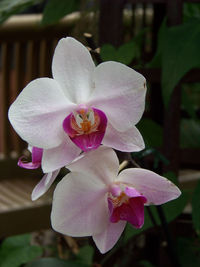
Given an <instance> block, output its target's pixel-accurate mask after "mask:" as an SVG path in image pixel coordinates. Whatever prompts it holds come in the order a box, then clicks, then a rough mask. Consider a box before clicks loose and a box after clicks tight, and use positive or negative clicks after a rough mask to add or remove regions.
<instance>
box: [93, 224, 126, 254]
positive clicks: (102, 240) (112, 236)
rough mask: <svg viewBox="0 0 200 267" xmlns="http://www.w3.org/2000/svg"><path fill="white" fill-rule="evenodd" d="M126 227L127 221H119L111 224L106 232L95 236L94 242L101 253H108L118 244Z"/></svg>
mask: <svg viewBox="0 0 200 267" xmlns="http://www.w3.org/2000/svg"><path fill="white" fill-rule="evenodd" d="M125 226H126V222H125V221H119V222H118V223H109V224H108V225H107V227H106V228H105V230H104V231H102V232H101V233H99V234H95V235H93V236H92V237H93V240H94V242H95V244H96V246H97V247H98V249H99V250H100V252H101V253H106V252H107V251H109V250H110V249H111V248H113V246H114V245H115V244H116V243H117V241H118V239H119V238H120V236H121V234H122V232H123V231H124V228H125Z"/></svg>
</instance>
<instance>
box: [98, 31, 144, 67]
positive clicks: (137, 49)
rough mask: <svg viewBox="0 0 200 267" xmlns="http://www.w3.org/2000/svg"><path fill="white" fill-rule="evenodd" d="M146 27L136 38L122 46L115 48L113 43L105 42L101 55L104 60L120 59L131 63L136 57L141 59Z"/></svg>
mask: <svg viewBox="0 0 200 267" xmlns="http://www.w3.org/2000/svg"><path fill="white" fill-rule="evenodd" d="M145 32H146V29H143V30H142V31H140V33H138V34H137V36H135V38H134V39H133V40H131V41H129V42H127V43H125V44H122V45H121V46H120V47H118V48H115V47H114V46H112V45H111V44H104V45H102V47H101V51H100V56H101V58H102V60H103V61H118V62H121V63H123V64H126V65H130V64H131V62H132V61H133V60H134V59H137V60H140V58H141V47H142V42H143V37H144V34H145Z"/></svg>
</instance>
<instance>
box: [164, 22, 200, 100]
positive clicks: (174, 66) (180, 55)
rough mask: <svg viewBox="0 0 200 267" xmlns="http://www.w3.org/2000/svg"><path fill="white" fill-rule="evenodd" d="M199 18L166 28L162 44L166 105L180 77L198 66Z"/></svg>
mask: <svg viewBox="0 0 200 267" xmlns="http://www.w3.org/2000/svg"><path fill="white" fill-rule="evenodd" d="M199 47H200V20H191V21H189V22H187V23H185V24H182V25H180V26H176V27H171V28H168V29H167V31H166V34H165V35H164V42H163V46H162V88H163V99H164V102H165V104H166V105H167V104H168V102H169V98H170V95H171V93H172V91H173V89H174V88H175V86H176V85H177V84H178V82H179V81H180V80H181V78H182V77H183V76H184V75H185V74H186V73H187V72H188V71H189V70H191V69H192V68H195V67H199V66H200V54H199Z"/></svg>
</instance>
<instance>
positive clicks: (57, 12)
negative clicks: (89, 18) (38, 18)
mask: <svg viewBox="0 0 200 267" xmlns="http://www.w3.org/2000/svg"><path fill="white" fill-rule="evenodd" d="M78 7H79V0H62V1H58V0H49V1H48V2H47V5H46V6H45V9H44V13H43V18H42V24H43V25H48V24H54V23H57V22H58V21H59V20H60V19H61V18H63V17H64V16H65V15H68V14H70V13H71V12H73V11H75V10H77V9H78Z"/></svg>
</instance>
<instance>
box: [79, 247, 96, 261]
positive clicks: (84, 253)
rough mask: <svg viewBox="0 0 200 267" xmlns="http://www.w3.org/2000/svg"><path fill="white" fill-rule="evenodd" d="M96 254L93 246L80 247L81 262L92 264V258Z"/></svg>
mask: <svg viewBox="0 0 200 267" xmlns="http://www.w3.org/2000/svg"><path fill="white" fill-rule="evenodd" d="M93 256H94V248H93V247H92V246H84V247H82V248H80V250H79V253H78V255H77V260H80V261H81V262H83V263H85V264H88V265H92V259H93Z"/></svg>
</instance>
